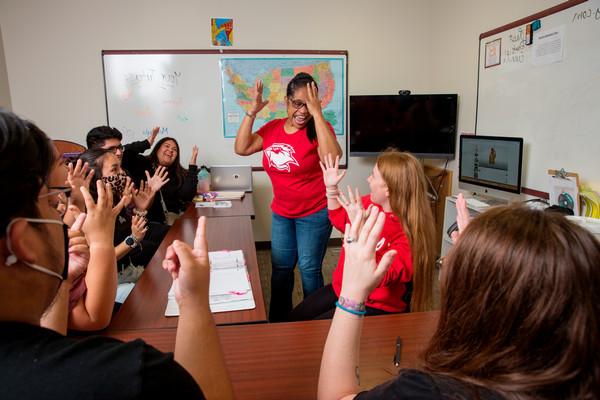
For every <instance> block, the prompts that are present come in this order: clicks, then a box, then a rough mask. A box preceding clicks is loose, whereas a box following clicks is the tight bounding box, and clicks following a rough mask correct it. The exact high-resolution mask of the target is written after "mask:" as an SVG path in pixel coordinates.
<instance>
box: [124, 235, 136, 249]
mask: <svg viewBox="0 0 600 400" xmlns="http://www.w3.org/2000/svg"><path fill="white" fill-rule="evenodd" d="M125 244H126V245H127V246H129V247H135V244H136V243H135V240H133V238H132V237H131V236H127V237H126V238H125Z"/></svg>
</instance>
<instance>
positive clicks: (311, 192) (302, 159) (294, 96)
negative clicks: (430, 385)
mask: <svg viewBox="0 0 600 400" xmlns="http://www.w3.org/2000/svg"><path fill="white" fill-rule="evenodd" d="M317 90H318V89H317V84H316V83H315V81H314V79H313V78H312V76H310V75H309V74H307V73H304V72H301V73H299V74H297V75H296V76H295V77H294V78H292V80H290V82H289V83H288V85H287V91H286V97H285V102H286V104H287V117H286V118H281V119H275V120H272V121H270V122H268V123H266V124H265V125H264V126H262V127H261V128H260V129H259V130H258V131H257V132H255V133H254V134H253V133H252V125H253V123H254V119H255V118H256V116H257V114H259V113H260V115H261V116H264V117H268V115H269V113H270V111H269V110H268V109H265V111H264V112H262V113H261V111H262V110H263V109H264V108H265V106H266V105H267V103H268V102H269V100H268V99H267V100H263V97H262V95H263V84H262V82H261V81H260V80H257V81H256V83H255V85H254V98H253V101H252V105H251V106H250V108H249V110H248V111H246V116H245V117H244V120H243V121H242V125H241V126H240V129H239V130H238V133H237V137H236V139H235V152H236V153H237V154H239V155H243V156H248V155H251V154H254V153H257V152H259V151H262V152H263V160H262V162H263V167H264V169H265V171H266V172H267V174H268V175H269V178H271V183H272V185H273V202H272V203H271V210H272V212H273V216H272V225H271V264H272V271H273V272H272V275H271V306H270V311H269V318H270V320H271V321H282V320H285V319H286V318H287V316H288V314H289V312H290V311H291V309H292V290H293V288H294V266H295V265H296V263H298V268H299V269H300V275H301V277H302V288H303V291H304V297H306V296H308V295H310V294H311V293H313V292H315V291H316V290H318V289H320V288H322V287H323V274H322V272H321V266H322V262H323V257H324V256H325V250H326V247H327V241H328V239H329V236H330V235H331V224H330V223H329V219H328V216H327V199H326V198H325V185H324V183H323V179H322V175H321V170H320V168H319V161H320V160H322V159H323V157H324V156H325V155H326V154H333V155H335V156H339V155H341V154H342V150H341V148H340V145H339V144H338V142H337V140H336V138H335V133H334V132H333V129H332V127H331V125H330V124H329V123H328V122H327V121H326V120H325V118H324V117H323V112H322V110H321V102H320V100H319V97H318V92H317ZM275 94H276V93H275V92H274V91H273V92H271V94H270V96H273V97H274V96H275ZM263 114H264V115H263Z"/></svg>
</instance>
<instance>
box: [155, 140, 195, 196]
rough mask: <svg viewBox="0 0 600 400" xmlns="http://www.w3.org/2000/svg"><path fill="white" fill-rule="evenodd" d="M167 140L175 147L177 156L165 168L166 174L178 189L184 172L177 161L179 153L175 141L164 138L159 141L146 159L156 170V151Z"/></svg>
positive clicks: (177, 144)
mask: <svg viewBox="0 0 600 400" xmlns="http://www.w3.org/2000/svg"><path fill="white" fill-rule="evenodd" d="M167 140H171V141H173V142H174V143H175V146H177V155H176V156H175V160H173V164H171V165H170V166H168V167H167V172H168V173H169V178H170V179H171V181H174V182H175V186H176V187H180V186H181V185H183V180H184V179H185V173H186V170H185V168H183V167H182V166H181V162H180V161H179V155H180V154H181V152H180V151H179V143H177V140H175V139H174V138H172V137H164V138H162V139H160V140H159V141H158V142H157V143H156V144H155V145H154V147H153V148H152V152H151V153H150V154H149V155H148V159H149V160H150V161H151V162H152V165H153V166H154V168H155V169H156V167H158V165H159V163H158V156H157V153H158V149H160V146H162V145H163V143H164V142H166V141H167Z"/></svg>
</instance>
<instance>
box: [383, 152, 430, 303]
mask: <svg viewBox="0 0 600 400" xmlns="http://www.w3.org/2000/svg"><path fill="white" fill-rule="evenodd" d="M376 164H377V168H378V169H379V173H380V174H381V176H382V178H383V180H384V181H385V183H386V185H387V187H388V192H389V201H390V206H391V208H392V211H393V212H394V214H396V216H397V217H398V219H399V220H400V223H401V224H402V228H403V229H404V233H405V234H406V237H407V238H408V243H409V245H410V250H411V257H412V262H413V294H412V300H411V311H427V310H431V309H432V308H433V280H434V268H435V248H434V246H435V245H434V243H435V226H434V222H433V214H432V212H431V206H430V204H429V201H428V199H427V178H426V177H425V172H424V171H423V167H422V166H421V163H420V162H419V160H417V159H416V158H415V157H414V156H413V155H411V154H410V153H403V152H399V151H397V150H387V151H385V152H384V153H382V154H381V155H380V156H379V157H378V158H377V162H376Z"/></svg>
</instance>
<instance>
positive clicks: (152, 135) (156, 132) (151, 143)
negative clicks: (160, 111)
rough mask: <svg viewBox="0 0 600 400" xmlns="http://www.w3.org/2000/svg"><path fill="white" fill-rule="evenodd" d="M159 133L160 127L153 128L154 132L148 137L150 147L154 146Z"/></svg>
mask: <svg viewBox="0 0 600 400" xmlns="http://www.w3.org/2000/svg"><path fill="white" fill-rule="evenodd" d="M158 132H160V126H155V127H154V128H152V132H151V133H150V135H148V139H147V140H148V143H150V146H152V145H153V144H154V141H155V140H156V136H157V135H158Z"/></svg>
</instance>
